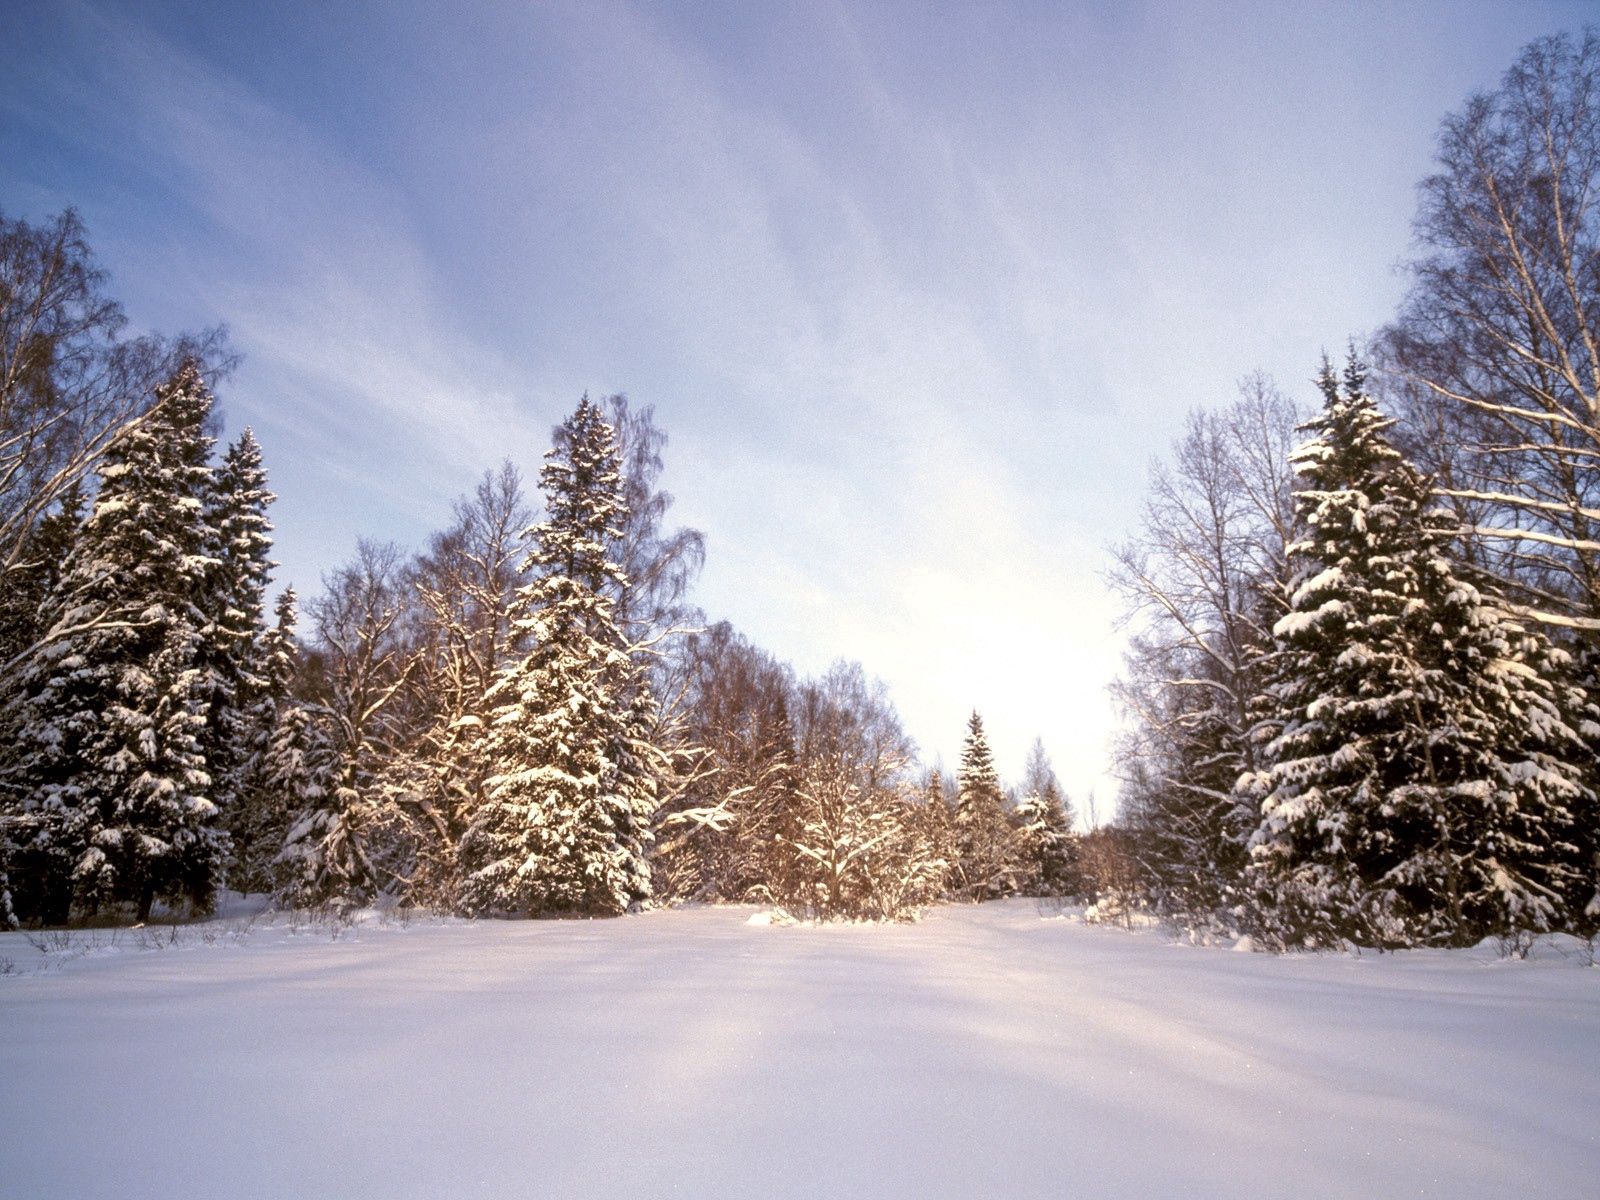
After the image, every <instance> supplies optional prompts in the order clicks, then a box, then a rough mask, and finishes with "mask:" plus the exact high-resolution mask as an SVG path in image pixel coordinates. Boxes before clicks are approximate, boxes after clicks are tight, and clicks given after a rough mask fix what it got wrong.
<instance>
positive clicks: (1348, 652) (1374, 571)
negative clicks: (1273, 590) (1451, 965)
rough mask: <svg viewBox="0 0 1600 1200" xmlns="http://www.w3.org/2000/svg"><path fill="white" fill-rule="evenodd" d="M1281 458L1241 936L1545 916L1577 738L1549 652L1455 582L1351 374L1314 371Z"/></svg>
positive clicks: (1420, 499)
mask: <svg viewBox="0 0 1600 1200" xmlns="http://www.w3.org/2000/svg"><path fill="white" fill-rule="evenodd" d="M1321 388H1322V391H1323V396H1324V400H1325V405H1324V409H1323V411H1322V413H1321V415H1320V416H1319V417H1318V418H1317V419H1316V420H1314V421H1312V422H1311V423H1310V425H1309V426H1308V427H1307V428H1308V429H1309V431H1310V432H1311V433H1312V434H1313V436H1312V438H1311V440H1310V441H1308V442H1306V443H1305V444H1304V445H1302V446H1301V447H1300V448H1299V449H1298V450H1297V451H1296V454H1295V460H1296V465H1297V469H1298V470H1299V472H1300V475H1301V478H1302V480H1303V485H1304V486H1303V487H1302V488H1301V489H1300V490H1299V491H1297V493H1296V504H1297V515H1298V519H1299V523H1300V527H1301V530H1302V534H1301V537H1300V540H1298V541H1297V542H1296V543H1295V544H1294V545H1293V546H1291V547H1290V561H1291V564H1292V565H1293V566H1294V568H1295V576H1294V590H1293V592H1292V596H1291V606H1290V611H1289V612H1288V614H1287V615H1285V616H1284V617H1283V618H1282V619H1281V620H1280V621H1279V622H1278V624H1277V626H1276V628H1275V630H1274V635H1275V638H1276V641H1277V654H1276V657H1275V660H1274V661H1275V670H1276V672H1277V677H1276V679H1275V682H1274V684H1273V686H1272V687H1271V689H1270V691H1269V695H1268V698H1267V699H1268V703H1267V705H1266V708H1267V710H1269V711H1270V713H1271V717H1272V725H1273V727H1274V728H1276V730H1277V733H1276V735H1275V736H1273V737H1272V739H1271V741H1270V742H1269V743H1268V744H1267V745H1266V746H1265V748H1264V754H1263V762H1264V767H1263V769H1262V770H1260V771H1258V772H1256V773H1253V774H1248V775H1246V776H1245V777H1244V778H1243V779H1242V780H1241V785H1240V791H1241V794H1242V795H1244V796H1246V797H1248V798H1249V799H1251V800H1253V801H1255V802H1257V803H1258V804H1259V811H1260V813H1261V822H1260V826H1259V828H1258V830H1257V832H1256V834H1255V837H1254V839H1253V842H1252V847H1251V868H1250V871H1251V875H1252V877H1253V878H1254V880H1255V881H1256V883H1257V885H1258V889H1259V890H1258V893H1257V895H1258V902H1259V908H1258V914H1257V915H1258V923H1259V924H1260V925H1261V926H1262V931H1263V932H1264V933H1266V934H1267V935H1268V936H1269V937H1272V938H1274V939H1276V940H1279V941H1282V942H1287V943H1319V944H1321V943H1327V942H1329V941H1334V940H1337V939H1340V938H1351V939H1354V940H1357V941H1360V942H1364V943H1368V944H1377V945H1381V946H1399V945H1410V944H1415V943H1419V942H1441V943H1462V942H1471V941H1475V940H1477V939H1478V938H1481V937H1482V936H1484V935H1485V934H1488V933H1503V932H1510V931H1513V930H1526V929H1547V928H1551V927H1553V926H1554V925H1556V924H1558V923H1560V922H1561V921H1562V920H1564V918H1565V913H1564V912H1563V908H1564V900H1563V896H1564V895H1565V894H1566V892H1567V890H1568V882H1569V881H1568V879H1567V875H1568V874H1569V870H1570V868H1569V867H1568V865H1567V862H1566V861H1565V860H1566V858H1567V856H1566V855H1565V853H1564V851H1563V847H1564V846H1565V845H1567V844H1568V830H1569V829H1570V826H1571V822H1572V806H1573V805H1574V804H1577V803H1580V802H1582V800H1583V799H1584V797H1585V795H1586V792H1585V789H1584V786H1583V783H1582V777H1581V773H1580V772H1579V770H1578V769H1577V768H1576V767H1574V766H1573V765H1572V764H1573V761H1574V759H1575V758H1576V756H1578V755H1580V754H1582V753H1583V748H1582V745H1581V742H1580V741H1579V739H1578V737H1577V735H1576V733H1574V731H1573V730H1572V728H1571V727H1570V726H1569V724H1568V723H1567V721H1566V720H1565V718H1564V717H1563V715H1562V706H1561V704H1560V702H1559V701H1560V699H1561V697H1560V696H1559V695H1558V693H1557V690H1556V688H1555V686H1554V685H1553V684H1552V683H1551V682H1550V680H1549V679H1548V678H1547V677H1546V676H1545V675H1544V674H1542V673H1541V670H1540V665H1541V663H1542V662H1544V661H1547V660H1548V658H1549V654H1550V653H1551V651H1550V649H1549V647H1548V645H1547V644H1546V643H1544V642H1543V641H1542V639H1541V638H1539V637H1538V636H1537V635H1535V634H1534V633H1532V632H1530V631H1528V630H1525V629H1523V628H1521V627H1520V626H1519V625H1518V624H1517V623H1516V622H1514V621H1512V620H1511V619H1509V618H1508V617H1507V616H1506V615H1505V613H1504V612H1503V611H1502V610H1500V609H1499V608H1498V607H1496V606H1495V605H1493V604H1492V603H1490V602H1488V601H1486V600H1485V598H1484V597H1483V596H1482V595H1481V594H1480V593H1479V592H1478V590H1477V589H1476V588H1474V587H1473V586H1472V585H1470V584H1469V583H1466V582H1465V581H1463V580H1462V579H1460V578H1459V577H1458V575H1457V573H1456V569H1455V567H1454V565H1453V563H1452V562H1451V560H1450V558H1449V556H1448V553H1447V545H1448V527H1447V525H1446V523H1445V522H1444V521H1443V519H1442V517H1441V516H1440V515H1438V514H1434V513H1431V512H1430V511H1429V488H1428V485H1427V481H1426V480H1424V479H1423V478H1422V477H1421V476H1420V475H1419V474H1418V472H1417V471H1416V470H1415V469H1414V468H1412V467H1411V466H1410V464H1409V463H1407V462H1406V461H1405V460H1404V459H1403V457H1402V456H1401V455H1400V454H1399V452H1398V451H1396V450H1395V449H1394V447H1393V446H1392V445H1391V444H1390V443H1389V441H1388V440H1387V438H1386V436H1385V431H1386V430H1387V428H1388V427H1389V425H1390V424H1391V423H1390V422H1389V421H1388V420H1386V419H1385V418H1384V417H1383V416H1382V415H1381V414H1380V413H1379V412H1378V409H1377V407H1376V405H1375V404H1374V403H1373V402H1372V400H1371V398H1370V397H1369V396H1368V395H1367V394H1366V390H1365V386H1364V375H1363V370H1362V367H1361V365H1360V364H1359V363H1358V362H1357V361H1355V360H1354V359H1353V358H1352V360H1351V363H1350V365H1349V366H1348V368H1347V369H1346V371H1345V373H1344V377H1343V379H1342V381H1341V380H1338V379H1335V377H1334V375H1333V371H1332V369H1331V367H1326V366H1325V367H1324V371H1323V374H1322V378H1321Z"/></svg>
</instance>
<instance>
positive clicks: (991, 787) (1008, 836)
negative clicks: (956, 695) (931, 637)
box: [955, 712, 1017, 900]
mask: <svg viewBox="0 0 1600 1200" xmlns="http://www.w3.org/2000/svg"><path fill="white" fill-rule="evenodd" d="M956 780H957V783H958V785H959V790H958V793H957V799H956V819H955V824H956V848H957V851H958V853H959V855H960V869H959V876H960V882H961V887H962V888H963V890H964V891H965V892H966V894H967V895H968V897H970V898H971V899H973V900H986V899H990V898H992V897H995V896H1004V895H1006V894H1007V893H1009V892H1010V891H1011V890H1012V887H1013V886H1014V882H1015V874H1016V870H1017V861H1016V845H1015V837H1014V835H1013V832H1012V829H1011V825H1010V822H1008V821H1007V820H1006V814H1005V808H1004V798H1003V796H1002V794H1001V791H1000V776H999V775H998V774H997V773H996V771H995V769H994V757H993V755H992V754H990V752H989V739H988V738H987V737H986V736H985V735H984V732H983V718H982V717H980V716H979V715H978V714H977V713H976V712H974V713H973V714H972V716H971V718H969V719H968V721H967V738H966V741H965V742H964V743H963V744H962V747H961V767H960V770H958V771H957V772H956Z"/></svg>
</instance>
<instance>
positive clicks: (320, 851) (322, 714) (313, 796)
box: [263, 702, 378, 909]
mask: <svg viewBox="0 0 1600 1200" xmlns="http://www.w3.org/2000/svg"><path fill="white" fill-rule="evenodd" d="M335 725H336V721H335V718H334V714H333V713H331V712H330V711H328V710H327V709H326V708H323V707H321V706H320V705H315V704H297V703H293V702H290V703H288V704H286V705H285V706H284V711H283V714H282V717H281V719H280V720H279V722H278V726H277V728H276V730H274V732H273V735H272V741H271V744H270V745H269V747H268V750H267V755H266V760H265V764H264V778H263V785H264V786H265V787H266V788H267V789H268V790H269V791H270V792H271V793H272V794H274V795H276V796H278V797H279V798H280V802H281V803H282V804H283V805H284V806H285V809H286V811H287V812H289V813H291V814H292V816H291V818H290V820H289V823H288V826H287V829H286V831H285V833H284V837H283V846H282V849H281V850H280V851H279V852H278V854H277V857H276V858H275V860H274V861H273V863H272V867H271V870H272V875H273V877H274V879H275V882H276V887H275V889H274V890H275V893H276V896H277V899H278V902H279V903H280V904H282V905H285V906H287V907H292V908H319V907H321V906H323V905H333V906H336V907H338V908H340V909H352V908H360V907H361V906H362V905H364V904H367V903H369V902H370V901H371V900H372V898H373V897H374V896H375V895H376V894H377V892H378V883H377V872H376V871H375V870H374V868H373V864H372V860H371V855H370V853H369V850H368V847H367V840H366V837H365V830H366V826H367V824H368V821H367V820H366V816H367V814H366V812H365V808H366V804H367V802H366V800H365V799H364V798H363V796H362V794H361V792H360V790H359V789H358V788H357V787H356V786H355V781H354V774H355V772H354V769H353V767H352V764H351V763H349V762H348V761H347V760H345V758H344V757H343V756H342V755H341V754H340V752H339V747H338V737H337V735H336V733H335V728H334V727H335Z"/></svg>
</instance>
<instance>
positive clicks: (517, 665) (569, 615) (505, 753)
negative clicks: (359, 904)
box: [460, 397, 656, 915]
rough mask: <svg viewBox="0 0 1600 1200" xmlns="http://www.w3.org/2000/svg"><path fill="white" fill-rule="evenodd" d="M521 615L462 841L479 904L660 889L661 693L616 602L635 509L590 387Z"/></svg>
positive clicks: (636, 894) (551, 484)
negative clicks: (625, 497)
mask: <svg viewBox="0 0 1600 1200" xmlns="http://www.w3.org/2000/svg"><path fill="white" fill-rule="evenodd" d="M540 485H541V487H542V488H543V491H544V494H545V508H546V517H545V520H544V521H543V522H542V523H540V524H538V525H535V526H533V527H532V528H531V529H530V530H529V531H528V534H527V537H528V539H529V541H530V543H531V550H530V554H529V557H528V563H527V567H528V570H529V572H530V573H531V575H532V579H531V581H530V582H529V583H527V584H525V585H524V586H523V587H522V588H521V589H519V591H518V593H517V601H516V605H515V618H514V620H515V628H516V630H517V632H518V641H519V644H520V645H523V646H526V647H527V648H528V649H527V652H526V654H525V655H524V656H523V657H521V658H520V659H518V660H516V661H514V662H512V663H511V664H510V665H509V666H508V668H507V669H506V670H505V672H504V674H503V675H502V677H501V678H500V679H499V680H498V681H497V682H496V684H495V685H494V687H493V688H492V689H491V691H490V693H489V697H488V702H489V705H490V707H491V716H490V721H489V728H488V730H487V732H486V734H485V737H484V739H483V752H484V755H485V765H486V773H485V774H486V782H485V788H484V792H485V794H484V798H483V802H482V804H481V806H480V808H479V810H478V812H477V814H476V816H475V818H474V820H473V822H472V824H471V825H470V827H469V828H468V830H467V832H466V834H465V835H464V836H463V838H462V841H461V849H460V853H461V858H462V863H463V868H464V878H463V880H462V903H463V906H464V907H465V908H467V909H468V910H469V911H474V912H484V911H500V912H516V913H528V914H537V913H588V914H596V915H602V914H615V913H621V912H624V911H627V910H628V909H630V908H633V907H636V906H638V905H640V904H642V903H644V902H645V901H647V900H648V899H649V898H650V894H651V885H650V870H649V866H648V864H647V862H646V859H645V851H646V847H647V844H648V840H649V820H650V816H651V813H652V812H653V810H654V808H655V796H656V768H655V762H654V751H653V749H652V748H651V747H650V745H649V743H648V739H647V732H648V729H649V726H650V719H651V715H652V712H653V707H654V701H653V699H652V698H651V695H650V690H649V688H648V686H647V683H646V681H645V680H644V678H643V677H642V673H641V671H640V669H639V667H638V665H637V664H636V662H635V660H634V658H633V657H632V655H630V653H629V647H628V646H627V644H626V641H625V638H624V637H623V634H622V633H621V631H620V630H619V629H618V626H617V623H616V620H615V610H614V600H613V598H612V597H613V595H614V589H615V588H617V587H619V586H626V580H625V579H624V578H623V576H622V573H621V571H620V569H619V568H618V566H617V564H616V563H615V562H614V561H613V560H612V559H611V558H610V557H609V553H608V547H609V546H611V545H613V544H615V540H616V538H617V537H618V532H619V529H620V527H621V523H622V520H623V517H624V516H625V509H624V505H623V501H622V495H621V479H620V474H619V467H618V462H617V449H616V441H615V436H614V434H613V432H612V430H611V427H610V426H609V425H607V424H606V422H605V420H604V418H603V417H602V415H601V412H600V410H599V409H598V408H597V407H596V406H595V405H594V404H593V403H591V402H590V401H589V399H588V398H587V397H585V398H584V399H583V401H582V402H581V403H580V404H579V405H578V408H577V411H576V412H575V413H573V415H572V416H571V417H570V418H568V420H567V421H566V422H565V423H564V425H563V426H562V427H561V429H560V431H559V433H558V436H557V438H556V445H555V447H554V448H553V449H552V450H551V451H550V452H549V453H548V454H547V455H546V460H545V466H544V469H543V470H542V471H541V473H540Z"/></svg>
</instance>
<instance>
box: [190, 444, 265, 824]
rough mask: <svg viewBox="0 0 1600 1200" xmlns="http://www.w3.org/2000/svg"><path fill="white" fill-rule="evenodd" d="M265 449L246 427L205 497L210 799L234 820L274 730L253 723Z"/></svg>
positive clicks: (259, 689) (261, 630)
mask: <svg viewBox="0 0 1600 1200" xmlns="http://www.w3.org/2000/svg"><path fill="white" fill-rule="evenodd" d="M266 483H267V476H266V471H265V470H264V469H263V468H262V465H261V447H260V445H259V444H258V443H257V442H256V440H255V435H254V434H253V433H252V432H251V431H250V430H249V429H246V430H245V431H244V432H243V433H242V434H241V435H240V436H239V440H238V441H237V442H235V443H234V444H233V445H232V446H230V447H229V448H228V451H227V453H226V454H225V455H224V456H223V459H222V464H221V466H220V467H219V468H218V469H217V471H216V472H215V473H214V475H213V478H212V485H211V488H210V491H209V494H208V495H207V497H206V509H207V516H208V518H209V519H208V522H207V524H208V526H209V528H210V531H211V534H212V537H213V538H214V539H215V540H214V544H213V546H212V547H211V552H210V556H209V557H210V559H211V562H210V563H209V569H208V571H207V573H206V577H205V594H204V597H203V599H202V604H201V608H202V611H203V612H204V614H205V617H206V624H205V626H204V628H203V630H202V632H201V642H200V645H201V666H202V668H203V670H204V672H205V679H204V683H205V688H206V692H207V706H206V717H207V720H206V732H205V755H206V763H207V767H208V769H209V771H210V774H211V792H212V798H213V800H215V802H216V803H217V805H218V807H219V808H220V809H221V810H222V812H223V814H224V819H225V820H226V822H227V823H228V824H229V825H230V827H231V826H232V824H233V823H234V820H235V818H234V814H233V810H234V809H235V808H236V806H237V804H238V802H239V798H240V794H241V792H242V790H243V789H244V787H245V778H244V776H245V773H246V772H247V771H248V770H249V767H250V760H251V756H252V754H254V753H258V752H259V751H260V750H262V749H263V748H264V743H265V740H266V738H267V737H269V736H270V734H271V730H270V728H267V729H261V728H259V727H256V726H254V725H253V718H254V717H257V716H259V715H260V710H259V708H258V705H259V702H260V700H261V698H262V696H263V693H264V692H265V690H266V688H267V681H266V679H265V676H264V669H265V664H264V663H263V661H262V656H263V653H264V647H263V639H264V637H265V634H266V628H265V609H266V594H267V585H268V583H269V582H270V580H271V575H272V569H273V567H274V566H275V565H276V564H274V563H273V562H272V560H271V559H270V558H269V557H268V556H269V555H270V553H271V551H272V523H271V521H269V520H268V519H267V506H268V505H270V504H271V503H272V502H273V500H274V499H275V497H274V496H273V494H272V493H271V492H270V491H268V490H267V486H266Z"/></svg>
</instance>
